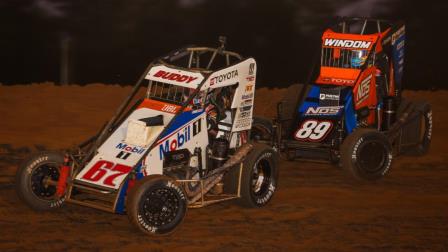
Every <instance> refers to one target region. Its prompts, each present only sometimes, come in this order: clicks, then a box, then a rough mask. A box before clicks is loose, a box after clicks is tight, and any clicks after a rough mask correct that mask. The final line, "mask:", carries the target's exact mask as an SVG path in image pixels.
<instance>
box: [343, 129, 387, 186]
mask: <svg viewBox="0 0 448 252" xmlns="http://www.w3.org/2000/svg"><path fill="white" fill-rule="evenodd" d="M340 150H341V161H342V166H343V168H344V169H346V170H347V171H349V172H350V173H351V174H352V175H353V176H354V177H355V178H356V179H359V180H367V181H374V180H378V179H381V178H382V177H384V175H385V174H386V173H387V171H388V170H389V168H390V166H391V163H392V146H391V144H390V142H389V141H388V139H387V138H386V136H385V135H384V134H382V133H380V132H378V131H376V130H374V129H364V128H360V129H356V130H355V131H354V132H353V133H352V134H350V135H349V136H348V137H347V138H346V139H345V140H344V142H343V144H342V146H341V149H340Z"/></svg>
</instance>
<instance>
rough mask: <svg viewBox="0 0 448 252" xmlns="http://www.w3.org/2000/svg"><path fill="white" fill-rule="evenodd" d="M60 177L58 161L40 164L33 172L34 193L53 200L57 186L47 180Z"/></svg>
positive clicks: (31, 184) (32, 188)
mask: <svg viewBox="0 0 448 252" xmlns="http://www.w3.org/2000/svg"><path fill="white" fill-rule="evenodd" d="M58 179H59V165H58V164H56V163H47V164H42V165H40V166H38V167H37V168H36V169H34V170H33V171H32V173H31V177H30V180H31V183H30V186H31V190H32V191H33V193H34V195H36V196H37V197H38V198H39V199H42V200H53V199H54V195H55V193H56V186H54V185H48V183H47V182H46V181H48V180H53V181H58Z"/></svg>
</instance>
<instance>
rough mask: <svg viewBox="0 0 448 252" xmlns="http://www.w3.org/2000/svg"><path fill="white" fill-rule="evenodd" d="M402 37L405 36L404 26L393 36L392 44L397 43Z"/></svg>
mask: <svg viewBox="0 0 448 252" xmlns="http://www.w3.org/2000/svg"><path fill="white" fill-rule="evenodd" d="M402 35H404V26H402V27H401V28H400V29H398V31H396V32H395V33H394V34H392V44H395V41H397V39H398V38H400V37H401V36H402Z"/></svg>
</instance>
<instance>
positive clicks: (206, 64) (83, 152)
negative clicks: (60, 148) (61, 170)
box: [76, 37, 244, 167]
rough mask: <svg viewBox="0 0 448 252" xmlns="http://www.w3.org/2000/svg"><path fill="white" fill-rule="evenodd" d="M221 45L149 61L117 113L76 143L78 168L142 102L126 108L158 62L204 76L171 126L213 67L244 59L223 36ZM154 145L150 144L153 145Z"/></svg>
mask: <svg viewBox="0 0 448 252" xmlns="http://www.w3.org/2000/svg"><path fill="white" fill-rule="evenodd" d="M219 42H220V46H218V47H217V48H211V47H196V46H186V47H183V48H180V49H177V50H174V51H172V52H170V53H168V54H167V55H165V56H162V57H159V58H157V59H156V60H154V61H152V62H151V63H150V64H149V65H148V67H147V68H146V70H145V71H144V73H143V74H142V75H141V76H140V78H139V79H138V80H137V82H136V84H135V85H134V87H133V88H132V90H131V92H130V94H129V95H128V96H127V97H126V99H125V100H124V101H123V103H122V104H121V105H120V106H119V107H118V109H117V111H116V113H115V114H114V116H113V117H112V118H111V120H110V121H108V122H107V123H106V124H105V126H103V128H102V129H101V130H100V132H99V133H98V134H97V135H95V136H93V137H91V138H90V139H88V140H87V141H85V142H83V143H81V144H80V145H79V146H78V153H77V154H76V155H77V156H78V157H79V159H78V160H79V163H77V165H78V167H83V166H84V165H85V164H86V162H87V161H88V160H90V159H91V158H92V157H93V156H94V155H95V153H96V151H97V149H98V148H99V146H100V145H101V144H102V143H103V142H104V141H105V140H106V139H107V138H108V137H109V136H110V135H111V134H112V133H113V131H114V130H115V129H116V128H117V127H118V126H119V125H120V124H121V123H122V122H123V121H124V120H125V119H126V117H127V116H129V114H130V113H131V112H132V111H134V110H135V108H137V107H138V105H139V104H140V103H141V102H142V99H138V100H137V102H136V103H135V104H134V105H133V106H131V107H129V105H130V103H131V102H132V100H133V99H134V97H135V96H136V94H137V93H138V91H139V89H140V88H141V87H142V85H143V83H144V80H145V77H146V76H147V74H148V73H149V71H150V70H151V68H153V67H154V66H157V65H164V66H167V67H170V68H175V69H178V70H185V71H189V72H195V73H201V74H202V75H203V76H204V79H203V81H202V82H201V83H200V84H199V85H198V86H197V87H196V89H195V90H194V91H193V92H192V93H190V94H189V97H188V99H186V100H185V101H183V102H181V103H180V105H181V109H179V110H178V112H177V113H176V115H175V116H174V118H173V119H171V121H170V122H169V123H168V124H167V125H166V126H165V128H164V130H163V131H165V130H166V129H167V128H169V127H170V125H171V122H173V121H174V119H175V118H176V117H177V116H178V115H179V114H181V113H182V112H183V111H184V110H185V108H186V107H187V105H188V104H190V102H191V101H192V99H193V98H194V97H195V96H196V94H197V93H198V92H199V91H200V89H201V87H202V86H203V85H204V84H205V81H206V80H207V77H208V76H209V75H210V74H211V73H213V72H214V71H216V70H219V69H222V68H225V67H227V66H229V65H233V64H237V63H239V62H241V61H243V59H244V58H243V57H242V56H241V55H240V54H238V53H235V52H231V51H227V50H225V43H226V38H225V37H220V38H219ZM152 82H153V81H149V84H148V88H149V87H150V86H151V84H152ZM149 96H150V92H149V90H148V92H147V93H146V97H147V98H148V97H149ZM163 131H162V133H161V134H159V136H158V138H159V137H160V136H162V135H163ZM157 141H158V139H156V140H155V141H154V144H155V143H157ZM154 144H153V145H154ZM153 147H154V146H150V148H148V149H147V151H146V153H145V155H143V156H142V160H143V159H144V158H145V157H146V154H147V153H149V151H150V150H151V149H152V148H153Z"/></svg>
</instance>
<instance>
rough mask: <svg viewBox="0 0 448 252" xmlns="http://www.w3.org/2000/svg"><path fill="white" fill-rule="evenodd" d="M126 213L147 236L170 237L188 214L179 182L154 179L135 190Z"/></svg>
mask: <svg viewBox="0 0 448 252" xmlns="http://www.w3.org/2000/svg"><path fill="white" fill-rule="evenodd" d="M126 211H127V215H128V218H129V220H130V221H131V223H132V224H134V225H135V226H136V227H138V228H139V229H140V230H141V231H143V232H144V233H146V234H148V235H166V234H169V233H172V232H174V230H175V229H176V227H177V226H178V225H179V224H181V223H182V221H183V219H184V217H185V214H186V212H187V198H186V196H185V192H184V191H183V189H182V186H181V185H179V184H178V183H177V182H176V181H175V180H173V179H171V178H169V177H166V176H162V175H151V176H147V177H145V178H143V179H141V180H140V181H138V182H137V183H136V184H135V185H134V187H132V188H131V190H130V192H129V193H128V196H127V199H126Z"/></svg>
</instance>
